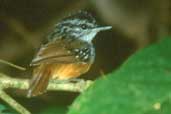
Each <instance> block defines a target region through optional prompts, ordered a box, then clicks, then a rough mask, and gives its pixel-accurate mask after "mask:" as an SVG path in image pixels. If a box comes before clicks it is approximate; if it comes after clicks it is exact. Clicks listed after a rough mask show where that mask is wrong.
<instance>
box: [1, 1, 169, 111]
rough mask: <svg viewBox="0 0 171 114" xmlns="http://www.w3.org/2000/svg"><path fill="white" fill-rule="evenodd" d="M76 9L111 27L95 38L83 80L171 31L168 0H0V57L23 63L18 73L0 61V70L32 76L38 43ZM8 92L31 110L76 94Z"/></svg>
mask: <svg viewBox="0 0 171 114" xmlns="http://www.w3.org/2000/svg"><path fill="white" fill-rule="evenodd" d="M79 10H86V11H88V12H90V13H91V14H92V15H93V16H94V17H95V18H96V19H97V22H98V23H100V24H101V25H111V26H113V28H112V30H109V31H105V32H101V33H99V34H98V35H97V36H96V38H95V39H94V41H93V43H94V45H95V48H96V60H95V63H94V65H93V66H92V68H91V69H90V71H89V72H88V73H86V74H85V75H83V76H82V78H85V79H92V80H94V79H96V78H98V77H99V76H100V75H103V74H107V73H110V72H111V71H114V70H116V69H117V68H118V67H119V65H121V64H122V63H123V62H124V61H125V60H126V59H127V58H128V57H129V56H130V55H131V54H133V53H134V52H136V51H137V50H139V49H141V48H144V47H145V46H148V45H149V44H151V43H153V42H156V41H159V40H161V39H162V38H164V37H165V36H167V35H169V34H170V31H171V21H170V20H171V13H170V10H171V1H170V0H0V59H3V60H6V61H9V62H12V63H15V64H17V65H20V66H23V67H26V68H27V71H24V72H23V71H19V70H16V69H14V68H11V67H9V66H6V65H3V64H0V72H3V73H6V74H8V75H10V76H11V77H17V78H31V71H32V69H31V68H30V67H29V63H30V61H31V60H32V58H33V56H34V54H35V53H36V50H37V49H38V48H39V46H40V44H41V42H42V41H43V40H44V39H45V38H46V36H47V34H48V33H49V31H51V30H52V29H53V25H54V24H56V23H57V22H59V21H60V19H62V18H63V17H66V16H67V15H69V14H71V13H73V12H77V11H79ZM7 92H8V93H9V94H10V95H12V96H13V97H14V98H16V99H17V100H18V101H19V102H20V103H21V104H23V105H24V106H25V107H26V108H28V109H29V110H31V111H32V112H34V113H37V112H39V111H40V110H41V109H42V108H45V107H48V106H51V105H59V106H69V105H70V104H71V103H72V102H73V100H74V99H75V98H76V97H77V95H78V93H71V92H60V91H57V92H48V93H46V94H44V95H41V96H39V97H36V98H32V99H27V98H25V91H21V90H11V89H10V90H7ZM0 102H2V101H0Z"/></svg>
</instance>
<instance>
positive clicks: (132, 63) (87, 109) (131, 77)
mask: <svg viewBox="0 0 171 114" xmlns="http://www.w3.org/2000/svg"><path fill="white" fill-rule="evenodd" d="M170 50H171V39H165V40H164V41H163V42H161V43H158V44H155V45H152V46H150V47H148V48H146V49H144V50H141V51H139V52H137V53H136V54H135V55H133V56H132V57H130V58H129V59H128V60H127V61H126V62H125V63H124V64H123V65H122V66H121V68H120V69H118V70H117V71H116V72H113V73H111V74H109V75H105V76H103V77H102V78H100V79H98V80H97V81H95V83H94V84H93V85H92V86H91V87H90V88H89V89H88V90H87V91H86V92H84V93H83V94H82V95H80V96H79V97H78V98H77V99H76V100H75V102H74V103H73V105H72V106H71V108H70V111H69V113H68V114H170V113H171V108H170V103H171V91H170V88H171V61H170V58H171V53H170Z"/></svg>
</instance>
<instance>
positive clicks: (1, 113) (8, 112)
mask: <svg viewBox="0 0 171 114" xmlns="http://www.w3.org/2000/svg"><path fill="white" fill-rule="evenodd" d="M0 114H17V113H16V112H15V111H13V110H12V109H10V108H9V107H7V106H5V105H3V104H0Z"/></svg>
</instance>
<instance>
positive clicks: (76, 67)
mask: <svg viewBox="0 0 171 114" xmlns="http://www.w3.org/2000/svg"><path fill="white" fill-rule="evenodd" d="M111 28H112V27H111V26H105V27H103V26H99V25H97V24H96V20H95V19H94V18H93V17H92V15H91V14H89V13H88V12H85V11H80V12H77V13H75V14H73V15H70V16H68V17H66V18H64V19H62V20H61V21H60V22H59V23H58V24H56V25H55V27H54V29H53V31H52V32H51V33H50V34H49V36H48V38H47V39H48V42H47V43H46V44H44V45H42V46H41V47H40V49H39V51H38V53H37V54H36V56H35V57H34V59H33V60H32V62H31V64H30V66H32V67H33V77H32V79H31V81H30V86H29V90H28V93H27V96H28V97H32V96H37V95H40V94H42V93H44V92H45V91H46V88H47V86H48V83H49V80H50V79H52V80H53V79H57V80H70V79H74V78H77V77H79V76H80V75H82V74H84V73H86V72H87V71H88V70H89V69H90V67H91V65H92V64H93V62H94V59H95V49H94V46H93V43H92V40H93V38H94V37H95V35H96V34H97V33H98V32H100V31H104V30H108V29H111Z"/></svg>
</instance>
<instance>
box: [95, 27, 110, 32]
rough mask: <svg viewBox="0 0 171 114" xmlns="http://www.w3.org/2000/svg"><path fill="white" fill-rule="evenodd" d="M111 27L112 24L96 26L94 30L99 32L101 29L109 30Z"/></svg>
mask: <svg viewBox="0 0 171 114" xmlns="http://www.w3.org/2000/svg"><path fill="white" fill-rule="evenodd" d="M111 28H112V26H105V27H96V28H94V31H97V32H99V31H104V30H109V29H111Z"/></svg>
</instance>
